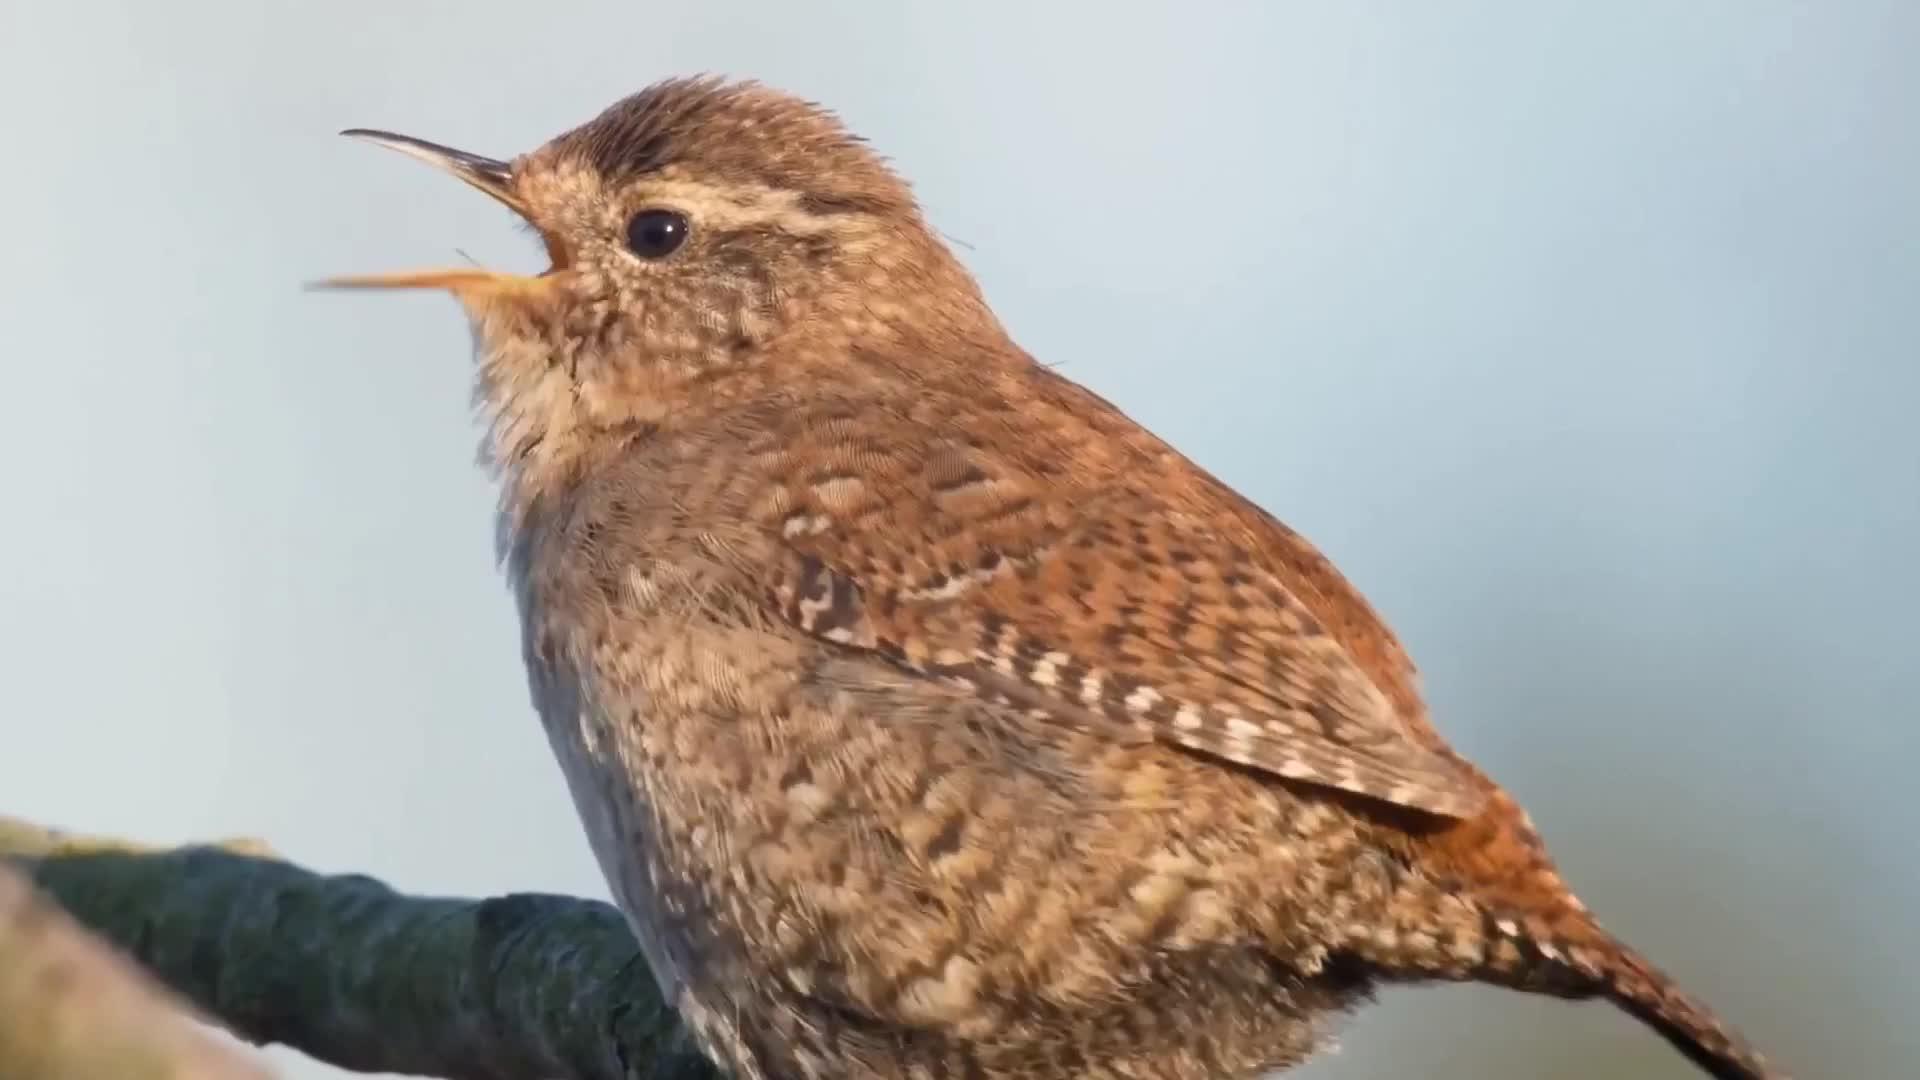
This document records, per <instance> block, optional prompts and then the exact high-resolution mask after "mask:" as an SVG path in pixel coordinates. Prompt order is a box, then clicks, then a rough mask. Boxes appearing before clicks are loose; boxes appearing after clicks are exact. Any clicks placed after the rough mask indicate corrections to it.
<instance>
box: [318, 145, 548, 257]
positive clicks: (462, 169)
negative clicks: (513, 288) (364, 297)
mask: <svg viewBox="0 0 1920 1080" xmlns="http://www.w3.org/2000/svg"><path fill="white" fill-rule="evenodd" d="M340 134H342V135H346V136H348V137H350V138H355V139H365V140H366V141H368V142H370V143H373V144H374V145H376V146H384V147H386V148H387V149H389V150H398V151H399V152H400V153H402V154H405V155H407V156H408V157H410V158H414V159H416V160H419V161H424V162H426V163H427V164H429V165H431V166H433V167H434V168H436V169H439V170H441V171H442V172H446V173H450V174H452V175H453V176H454V177H456V178H457V179H459V180H462V181H464V182H466V183H467V184H469V185H471V186H473V187H475V188H478V189H479V190H480V191H482V192H484V193H486V194H487V195H488V196H490V197H492V198H493V199H495V200H497V201H498V202H500V203H501V204H503V205H505V206H506V207H507V208H508V209H510V210H512V211H513V212H514V213H516V214H519V215H520V216H521V217H522V218H527V217H529V214H528V210H527V204H526V202H525V201H524V200H523V199H521V198H520V196H519V195H518V194H517V193H515V191H514V190H513V166H512V165H511V164H509V163H508V162H505V161H497V160H495V159H493V158H489V157H481V156H480V155H479V154H469V153H467V152H466V151H464V150H455V149H453V148H452V147H450V146H441V145H440V144H438V143H430V142H428V141H426V140H425V139H416V138H413V137H412V136H409V135H396V134H394V133H393V132H390V131H375V130H373V129H371V128H348V129H347V130H345V131H342V132H341V133H340ZM543 235H544V234H543ZM547 253H548V254H549V255H550V256H552V257H553V259H554V264H555V265H556V266H558V265H560V262H561V253H560V250H559V247H558V245H557V244H555V243H554V241H553V239H552V238H551V237H547ZM527 280H528V279H526V278H523V277H520V276H519V275H515V274H502V273H496V272H494V271H491V270H482V269H478V268H473V267H463V268H461V269H455V270H415V271H403V272H399V273H389V274H352V275H347V276H343V277H334V278H328V279H326V280H324V281H321V282H319V283H318V284H319V285H320V286H322V287H327V288H346V289H452V290H454V291H455V292H459V291H462V290H465V289H473V288H477V287H486V286H493V287H500V286H507V285H513V284H524V283H525V282H526V281H527Z"/></svg>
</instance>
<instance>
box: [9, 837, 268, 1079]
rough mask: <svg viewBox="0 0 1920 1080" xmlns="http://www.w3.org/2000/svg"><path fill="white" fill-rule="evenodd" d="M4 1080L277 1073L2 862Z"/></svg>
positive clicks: (237, 1076) (247, 1076)
mask: <svg viewBox="0 0 1920 1080" xmlns="http://www.w3.org/2000/svg"><path fill="white" fill-rule="evenodd" d="M0 1076H5V1077H8V1078H9V1080H92V1078H94V1077H101V1076H124V1077H138V1078H143V1080H188V1078H195V1080H266V1076H267V1073H266V1071H265V1070H264V1069H263V1068H262V1067H261V1066H260V1065H259V1064H258V1063H257V1062H253V1061H249V1060H247V1059H246V1058H245V1057H243V1056H242V1055H241V1054H240V1053H238V1052H237V1051H235V1050H233V1049H232V1048H230V1047H229V1046H227V1045H225V1044H224V1043H222V1042H220V1041H218V1040H216V1039H215V1038H214V1037H213V1036H212V1034H211V1033H210V1032H208V1031H207V1030H206V1029H205V1028H202V1027H201V1026H199V1025H198V1024H196V1023H195V1022H194V1020H193V1019H192V1018H191V1017H190V1016H189V1014H188V1012H187V1011H186V1008H185V1006H184V1004H183V1003H181V1002H178V1001H176V1000H175V999H174V997H173V995H172V994H169V993H167V992H166V991H164V990H162V989H161V988H160V987H159V986H158V985H156V984H154V982H153V981H152V980H151V979H149V978H148V977H147V975H146V973H144V972H142V971H140V970H139V969H138V968H136V967H134V966H133V965H132V964H130V963H128V962H127V961H126V959H125V958H124V957H122V956H120V955H119V954H117V953H115V952H114V951H113V950H112V949H110V948H108V947H107V946H106V945H105V944H103V943H102V942H100V941H99V940H97V939H96V938H94V937H93V936H92V935H91V934H88V933H87V932H86V930H84V929H83V928H81V927H80V926H79V925H78V924H76V923H75V922H74V921H73V920H72V919H70V918H68V917H67V916H66V915H64V914H62V913H61V912H60V910H59V909H58V908H56V907H54V906H53V905H52V904H50V903H48V902H47V901H46V900H44V899H42V898H41V897H40V896H38V895H37V894H36V893H35V892H34V889H33V887H32V886H31V885H29V884H28V883H27V881H26V879H25V878H24V877H23V876H22V875H20V874H19V873H17V872H16V871H14V870H13V869H11V868H9V867H8V866H6V865H5V864H4V863H0Z"/></svg>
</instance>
